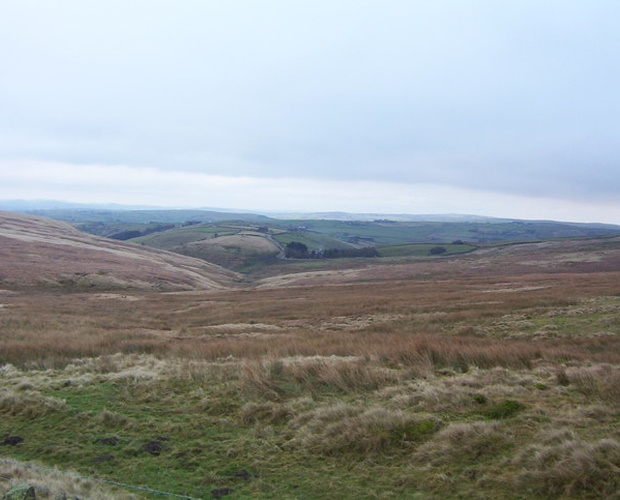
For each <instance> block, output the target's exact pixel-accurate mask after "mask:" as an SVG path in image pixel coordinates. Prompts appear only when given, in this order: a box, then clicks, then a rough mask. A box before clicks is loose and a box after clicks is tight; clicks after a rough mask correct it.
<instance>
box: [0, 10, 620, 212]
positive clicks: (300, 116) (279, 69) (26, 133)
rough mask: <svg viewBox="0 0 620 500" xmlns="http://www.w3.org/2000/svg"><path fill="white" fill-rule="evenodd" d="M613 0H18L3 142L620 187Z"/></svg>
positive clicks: (423, 177)
mask: <svg viewBox="0 0 620 500" xmlns="http://www.w3.org/2000/svg"><path fill="white" fill-rule="evenodd" d="M619 14H620V5H618V4H617V2H612V1H599V2H596V3H586V2H581V1H575V0H573V1H567V0H565V1H552V0H547V1H536V2H534V1H520V2H515V3H510V4H507V3H500V2H495V1H491V0H488V1H475V2H462V1H443V2H411V1H405V0H402V1H398V0H393V1H391V2H378V1H366V2H360V1H355V2H354V1H344V0H343V1H340V2H326V1H325V2H324V1H317V2H305V3H302V2H299V3H297V2H289V1H286V2H285V1H268V2H249V1H230V2H208V3H207V2H200V1H182V2H174V3H173V2H152V1H149V2H146V1H135V2H120V1H105V2H103V1H101V2H99V1H97V2H81V1H59V2H54V4H53V5H52V4H50V3H49V2H43V1H41V2H37V1H27V0H24V1H23V2H8V3H5V4H4V5H3V7H2V12H0V19H3V21H0V23H1V24H0V60H1V61H2V64H3V67H4V68H6V71H7V75H8V77H7V78H2V80H1V81H0V107H1V108H2V109H3V113H2V116H0V155H2V157H5V158H27V159H39V160H50V161H65V162H76V163H97V164H100V163H110V164H128V165H139V166H155V167H158V168H161V169H166V170H177V169H178V170H189V171H201V172H206V173H211V174H226V175H253V176H269V177H282V176H287V177H295V176H299V177H316V178H322V179H375V180H385V181H394V182H409V183H414V182H428V183H439V184H447V185H458V186H465V187H473V188H478V189H488V190H495V191H503V192H512V193H520V194H532V195H543V194H544V195H547V196H548V195H552V196H558V197H565V198H573V197H574V198H579V199H586V200H587V199H601V198H607V199H613V197H614V196H617V192H618V188H619V187H620V169H618V168H616V167H617V164H618V158H620V154H619V153H620V144H619V143H618V141H617V137H618V136H619V134H618V133H619V132H620V130H619V128H620V125H619V124H618V120H617V116H618V112H620V109H619V108H620V98H619V97H618V93H617V89H618V88H619V84H620V62H619V59H618V57H617V51H618V48H620V32H619V31H618V30H617V29H616V26H615V20H617V19H618V18H619V17H620V16H619Z"/></svg>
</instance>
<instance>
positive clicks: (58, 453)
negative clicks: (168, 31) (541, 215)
mask: <svg viewBox="0 0 620 500" xmlns="http://www.w3.org/2000/svg"><path fill="white" fill-rule="evenodd" d="M95 222H96V221H85V220H81V221H72V223H73V224H74V225H75V226H78V227H80V225H82V227H81V229H88V228H85V227H84V224H94V223H95ZM100 222H102V224H103V225H100V226H99V230H100V231H104V230H105V231H108V230H110V228H111V226H110V224H113V223H114V224H120V225H118V226H117V227H116V229H117V230H118V231H117V233H112V234H105V235H102V234H87V233H84V232H82V231H80V230H78V229H76V227H74V226H71V225H69V224H67V223H64V222H58V221H54V220H51V219H47V218H40V217H33V216H30V215H21V214H16V213H10V212H1V213H0V377H1V378H0V382H1V385H0V493H4V492H5V491H7V490H8V489H9V488H10V486H11V485H13V484H15V483H17V482H29V483H31V484H34V485H36V487H37V492H38V495H39V498H54V497H55V496H56V495H57V494H58V493H59V492H61V491H62V492H66V493H67V494H69V495H77V496H79V497H81V498H83V497H85V498H151V497H155V493H153V492H147V491H145V490H139V489H136V488H129V487H124V486H118V485H117V486H115V485H113V484H110V483H100V482H97V481H96V480H107V481H113V482H116V483H122V484H124V485H130V486H134V487H146V488H150V489H152V490H157V491H160V492H167V493H170V494H175V495H180V496H185V497H189V498H219V497H224V496H225V497H226V498H291V499H292V498H300V499H301V498H304V499H305V498H355V497H360V498H489V499H491V498H493V499H496V498H528V499H529V498H618V491H620V474H618V472H619V470H620V430H619V425H618V424H619V423H620V411H619V410H620V236H619V235H618V234H617V232H616V233H615V234H614V233H613V231H607V230H605V231H603V232H602V233H600V232H599V233H596V234H595V232H594V228H592V227H588V228H584V227H580V228H579V229H581V230H583V229H587V231H588V232H587V233H586V234H584V233H580V234H577V235H576V234H558V233H557V232H554V233H553V234H550V233H546V234H545V235H544V237H541V236H543V235H541V234H540V233H532V232H531V231H534V230H535V229H536V227H540V226H541V225H544V224H549V223H544V224H543V223H532V224H533V226H529V227H528V225H527V224H525V223H514V222H502V223H501V225H500V226H495V225H489V224H488V223H481V224H486V225H484V226H482V227H479V228H478V233H476V231H472V229H475V228H474V227H467V226H462V227H460V228H457V227H456V226H446V223H445V222H437V223H435V224H431V225H428V224H427V226H425V227H426V229H424V228H422V226H423V225H421V223H413V222H408V223H403V224H409V226H408V227H407V229H406V230H404V231H402V234H404V235H405V236H401V237H400V239H398V238H396V236H391V237H388V236H387V235H388V234H390V232H391V234H392V235H394V234H395V233H396V230H395V229H394V225H395V223H394V222H390V221H374V226H373V222H372V221H371V222H359V224H347V225H346V228H348V229H347V230H346V231H343V227H345V224H346V222H344V221H341V222H340V223H338V224H336V223H335V222H334V221H323V222H321V223H318V222H316V223H315V222H308V221H301V220H300V221H294V222H287V223H286V226H283V227H281V226H279V225H278V224H274V223H273V221H265V220H257V221H252V222H251V223H250V221H247V220H245V221H213V222H205V221H191V220H186V221H183V222H175V221H163V220H160V221H150V220H147V221H138V222H131V221H130V222H126V221H120V222H119V221H100ZM129 223H132V224H133V223H135V224H140V225H139V226H138V227H134V228H133V229H132V228H129V227H128V226H127V225H126V224H129ZM105 224H108V226H105ZM149 224H150V225H151V226H152V225H156V224H160V225H163V224H172V225H173V226H174V227H168V228H162V227H160V228H159V229H161V230H154V231H152V232H148V231H146V232H145V229H146V226H148V225H149ZM313 224H314V226H313ZM416 224H418V225H416ZM467 224H473V223H467ZM225 226H228V227H229V228H230V231H231V233H230V234H224V233H225V229H226V227H225ZM431 226H432V229H433V233H432V236H430V237H427V239H424V238H420V237H418V236H417V234H418V233H416V230H417V231H422V230H424V231H427V232H428V231H430V229H429V227H431ZM106 227H107V229H106ZM318 227H321V228H323V229H322V230H321V231H318V230H316V229H317V228H318ZM328 227H334V228H336V229H334V231H332V232H331V233H330V232H329V231H328V230H327V229H326V228H328ZM378 227H379V228H381V229H380V231H378V229H377V228H378ZM545 227H546V228H549V227H550V226H545ZM554 227H555V228H556V229H557V227H558V226H554ZM575 227H576V226H575V225H573V226H570V230H571V231H574V230H575ZM420 228H422V229H420ZM440 228H443V229H441V230H440ZM190 229H191V231H190ZM565 229H566V230H567V228H566V227H565ZM599 229H601V228H599ZM606 229H609V228H606ZM90 231H91V233H94V232H96V231H94V230H93V228H92V227H91V228H90ZM123 231H139V232H140V233H141V234H140V235H136V234H135V233H133V235H131V234H130V236H132V237H131V238H127V239H125V240H123V241H121V239H112V238H109V236H113V235H114V234H117V235H118V233H119V232H123ZM442 231H443V232H442ZM458 231H461V233H458ZM480 231H486V232H487V235H486V236H480V237H479V238H478V239H474V238H471V236H472V235H474V234H478V235H480ZM506 231H512V232H516V233H515V234H512V235H507V234H505V232H506ZM520 231H530V232H529V233H527V234H524V233H523V232H520ZM554 231H555V229H554ZM590 231H591V232H590ZM196 232H202V233H203V236H202V237H201V238H196V236H195V235H196ZM343 232H346V233H347V235H343ZM491 232H495V233H497V234H495V236H493V237H490V236H489V235H488V233H491ZM184 233H189V234H192V235H193V236H191V237H190V238H189V239H187V238H186V239H185V240H184V239H183V238H182V235H183V234H184ZM215 233H217V236H214V234H215ZM370 233H372V234H370ZM499 233H502V234H499ZM125 235H127V233H126V234H125ZM412 235H415V236H412ZM103 236H107V237H103ZM186 236H187V235H186ZM224 237H235V238H236V239H235V240H234V244H233V243H231V242H230V241H229V242H228V243H227V244H226V245H224V244H222V245H220V248H219V249H218V248H217V247H215V246H213V248H211V249H210V250H211V251H210V250H209V246H208V244H213V240H218V239H220V238H224ZM166 238H168V240H166ZM249 238H261V239H263V240H264V241H266V242H271V243H272V244H273V246H272V247H269V248H271V250H269V252H271V253H272V255H271V256H270V257H269V258H267V257H266V256H265V255H262V256H261V258H257V257H256V254H263V253H265V254H266V253H269V252H266V251H263V250H264V249H265V248H267V247H260V248H261V249H262V250H260V251H259V250H256V245H255V243H254V240H252V245H253V246H250V247H248V246H246V245H241V244H240V243H239V241H243V240H248V239H249ZM278 238H280V239H278ZM302 238H306V239H302ZM328 238H331V239H328ZM369 238H372V240H370V239H369ZM381 238H384V239H381ZM390 238H392V239H390ZM287 239H288V240H287ZM157 240H159V241H160V242H159V243H157V244H156V243H155V241H157ZM162 241H168V243H163V242H162ZM290 241H298V242H301V243H304V244H305V245H306V246H307V247H308V248H310V249H315V248H316V249H318V248H320V247H321V246H322V247H325V246H326V245H327V244H330V245H331V244H334V245H335V244H337V242H341V243H342V244H346V245H349V246H353V247H356V248H359V247H364V246H368V245H369V244H370V243H372V244H373V245H377V248H378V252H379V256H378V257H373V258H335V259H291V258H288V259H285V258H282V257H283V256H282V255H281V254H280V252H281V251H282V250H283V247H285V246H286V244H287V243H289V242H290ZM201 242H202V243H201ZM172 243H174V244H173V245H172ZM193 244H195V245H197V246H200V251H198V250H196V249H195V250H196V251H195V252H190V251H188V247H189V248H190V250H191V246H192V245H193ZM168 245H172V246H171V247H168ZM183 245H185V248H180V247H183ZM438 245H440V246H443V247H444V248H445V250H446V251H445V252H443V253H439V254H437V253H431V252H430V249H431V248H434V247H436V246H438ZM227 247H229V248H227ZM236 247H237V248H240V249H239V250H235V248H236ZM248 248H254V250H247V249H248ZM168 250H174V252H170V251H168ZM382 251H383V255H381V252H382ZM210 255H215V258H214V259H213V260H211V261H209V259H208V257H209V256H210ZM231 255H236V256H239V255H242V256H244V257H243V258H232V257H231ZM248 255H253V260H252V259H250V260H248V257H247V256H248ZM196 257H200V258H196ZM28 465H30V466H32V465H34V466H38V467H42V468H46V470H41V469H33V468H29V467H28ZM47 469H54V470H47ZM78 475H79V476H80V477H78Z"/></svg>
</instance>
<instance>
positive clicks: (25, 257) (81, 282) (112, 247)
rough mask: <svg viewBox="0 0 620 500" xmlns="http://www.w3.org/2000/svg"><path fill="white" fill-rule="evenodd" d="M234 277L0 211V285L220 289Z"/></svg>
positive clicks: (62, 225) (162, 253) (179, 257)
mask: <svg viewBox="0 0 620 500" xmlns="http://www.w3.org/2000/svg"><path fill="white" fill-rule="evenodd" d="M236 279H237V275H236V274H235V273H234V272H232V271H229V270H225V269H223V268H221V267H219V266H217V265H214V264H211V263H207V262H205V261H202V260H198V259H194V258H191V257H186V256H182V255H178V254H174V253H170V252H166V251H162V250H158V249H153V248H148V247H142V246H138V245H133V244H129V243H125V242H121V241H115V240H110V239H106V238H101V237H97V236H93V235H89V234H86V233H83V232H81V231H78V230H77V229H75V228H74V227H72V226H70V225H69V224H67V223H64V222H59V221H54V220H51V219H46V218H41V217H35V216H30V215H23V214H18V213H14V212H0V283H5V284H12V285H33V284H45V285H50V286H61V287H69V288H73V287H75V288H107V289H111V288H114V289H125V288H132V289H144V290H193V289H223V288H229V287H231V286H233V285H234V282H235V280H236Z"/></svg>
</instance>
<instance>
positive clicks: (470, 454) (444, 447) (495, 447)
mask: <svg viewBox="0 0 620 500" xmlns="http://www.w3.org/2000/svg"><path fill="white" fill-rule="evenodd" d="M507 431H508V429H507V428H506V426H503V425H501V424H499V423H497V422H460V423H455V424H450V425H448V426H447V427H445V428H444V429H442V430H440V431H439V432H438V433H437V434H435V435H434V436H433V437H432V438H431V439H430V440H429V441H427V442H426V443H424V444H423V445H421V446H420V447H419V448H418V449H417V450H416V452H415V453H414V454H413V459H414V460H415V461H416V462H417V463H419V464H424V465H426V466H437V465H445V464H449V463H462V462H465V463H474V462H477V461H482V460H485V459H489V458H493V457H495V456H496V455H497V454H498V453H500V452H501V451H502V450H503V448H504V447H505V446H506V444H507V443H508V442H509V435H508V432H507Z"/></svg>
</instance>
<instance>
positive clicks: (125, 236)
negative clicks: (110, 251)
mask: <svg viewBox="0 0 620 500" xmlns="http://www.w3.org/2000/svg"><path fill="white" fill-rule="evenodd" d="M175 227H176V225H175V224H156V225H154V226H150V227H147V228H144V229H143V230H142V231H139V230H136V229H130V230H127V231H120V232H118V233H114V234H111V235H110V236H109V237H110V238H112V239H114V240H121V241H126V240H130V239H132V238H139V237H140V236H146V235H147V234H151V233H159V232H162V231H167V230H168V229H174V228H175Z"/></svg>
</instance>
